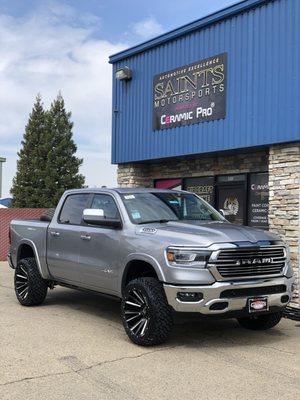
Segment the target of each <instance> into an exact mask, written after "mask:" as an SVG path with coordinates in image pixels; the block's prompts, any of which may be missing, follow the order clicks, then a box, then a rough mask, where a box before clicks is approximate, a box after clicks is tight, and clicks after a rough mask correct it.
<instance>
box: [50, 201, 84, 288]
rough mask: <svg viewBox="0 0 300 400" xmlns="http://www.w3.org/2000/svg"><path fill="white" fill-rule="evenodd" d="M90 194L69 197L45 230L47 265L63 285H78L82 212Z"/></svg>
mask: <svg viewBox="0 0 300 400" xmlns="http://www.w3.org/2000/svg"><path fill="white" fill-rule="evenodd" d="M90 200H91V194H90V193H76V194H70V195H68V196H67V197H66V199H65V201H64V203H63V205H62V208H61V211H60V214H59V215H58V217H57V219H56V220H52V222H51V224H50V226H49V228H48V241H47V244H48V248H47V262H48V268H49V270H50V273H51V275H52V276H53V277H54V278H56V279H57V280H61V281H63V282H66V283H69V282H70V283H76V284H77V283H79V282H80V281H81V278H80V268H79V257H80V251H81V249H80V246H81V244H82V240H81V231H82V228H83V222H82V213H83V210H84V209H85V208H87V206H88V205H89V201H90Z"/></svg>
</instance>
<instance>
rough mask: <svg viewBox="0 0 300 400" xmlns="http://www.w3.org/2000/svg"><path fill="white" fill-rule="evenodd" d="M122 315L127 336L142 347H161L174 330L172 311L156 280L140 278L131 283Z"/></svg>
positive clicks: (123, 302)
mask: <svg viewBox="0 0 300 400" xmlns="http://www.w3.org/2000/svg"><path fill="white" fill-rule="evenodd" d="M121 313H122V320H123V325H124V328H125V331H126V333H127V335H128V336H129V338H130V339H131V340H132V341H133V343H135V344H138V345H140V346H155V345H158V344H161V343H163V342H165V341H166V340H167V339H168V337H169V334H170V332H171V330H172V326H173V317H172V311H171V308H170V306H169V305H168V303H167V299H166V295H165V292H164V289H163V286H162V284H161V283H160V282H159V281H158V280H157V279H155V278H138V279H135V280H133V281H131V282H129V283H128V285H127V286H126V288H125V291H124V295H123V299H122V305H121Z"/></svg>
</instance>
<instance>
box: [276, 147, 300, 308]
mask: <svg viewBox="0 0 300 400" xmlns="http://www.w3.org/2000/svg"><path fill="white" fill-rule="evenodd" d="M269 186H270V198H269V224H270V230H271V231H273V232H276V233H278V234H279V235H280V236H281V237H282V238H283V239H285V240H286V241H287V242H288V244H289V246H290V251H291V261H292V265H293V268H294V272H295V276H296V283H297V287H296V291H295V296H294V299H293V302H292V304H293V305H296V306H298V307H300V301H299V300H300V299H299V251H300V248H299V235H300V226H299V217H300V214H299V209H300V143H296V144H292V143H290V144H285V145H277V146H272V147H270V153H269Z"/></svg>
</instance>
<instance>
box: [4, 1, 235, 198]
mask: <svg viewBox="0 0 300 400" xmlns="http://www.w3.org/2000/svg"><path fill="white" fill-rule="evenodd" d="M238 2H239V1H238V0H184V1H182V0H181V1H180V0H172V2H171V1H161V0H160V1H159V0H151V1H144V0H127V1H124V0H123V1H121V0H60V1H56V0H0V141H1V142H0V143H1V145H0V157H6V159H7V161H6V163H5V164H4V165H3V197H5V196H8V195H9V191H10V187H11V182H12V179H13V176H14V175H15V172H16V161H17V152H18V151H19V149H20V146H21V140H22V136H23V133H24V127H25V124H26V122H27V120H28V116H29V113H30V111H31V109H32V106H33V103H34V100H35V97H36V95H37V94H38V93H40V94H41V95H42V98H43V102H44V106H45V108H48V107H49V106H50V104H51V101H52V100H53V99H54V98H55V97H56V96H57V93H58V92H59V91H60V92H61V93H62V95H63V97H64V99H65V102H66V108H67V110H68V111H71V112H72V121H73V122H74V129H73V132H74V140H75V142H76V144H77V147H78V156H79V157H82V158H83V160H84V161H83V165H82V167H81V172H82V173H83V174H84V175H85V176H86V184H87V185H89V186H91V187H96V186H102V185H107V186H115V185H116V166H112V165H111V163H110V151H111V147H110V142H111V79H112V74H111V65H110V64H109V63H108V57H109V56H110V55H112V54H114V53H117V52H119V51H121V50H123V49H125V48H128V47H131V46H134V45H136V44H138V43H141V42H143V41H145V40H148V39H150V38H152V37H155V36H157V35H160V34H162V33H164V32H167V31H169V30H171V29H174V28H177V27H179V26H181V25H183V24H186V23H189V22H191V21H194V20H196V19H198V18H201V17H203V16H206V15H208V14H210V13H212V12H214V11H217V10H220V9H222V8H224V7H227V6H229V5H232V4H234V3H238Z"/></svg>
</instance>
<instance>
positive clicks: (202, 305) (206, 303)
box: [164, 276, 294, 315]
mask: <svg viewBox="0 0 300 400" xmlns="http://www.w3.org/2000/svg"><path fill="white" fill-rule="evenodd" d="M293 282H294V278H286V277H284V276H283V277H279V278H272V279H252V280H247V281H239V282H215V283H213V284H212V285H205V286H174V285H169V284H164V289H165V293H166V296H167V301H168V303H169V305H170V306H171V307H172V308H173V309H174V310H175V311H178V312H192V313H194V312H196V313H201V314H205V315H217V314H225V313H232V312H235V311H236V312H239V311H245V310H247V304H248V299H249V297H267V298H268V305H269V308H278V307H279V308H283V307H285V306H286V305H287V303H288V302H289V300H290V299H291V297H292V287H293ZM277 285H285V286H286V290H285V291H284V292H281V293H274V294H267V293H268V289H266V290H265V291H266V294H264V288H268V287H270V286H277ZM253 288H257V289H259V288H260V289H261V291H260V293H259V295H252V294H251V295H248V294H247V289H249V292H250V289H253ZM235 289H244V293H243V295H242V296H241V297H238V296H236V295H235V296H234V297H231V296H228V297H224V294H222V296H221V293H222V292H224V291H225V290H226V291H227V290H233V291H234V290H235ZM269 289H270V288H269ZM178 292H179V293H180V292H193V293H195V292H196V293H199V292H200V293H202V295H203V298H202V299H201V300H200V301H197V302H186V301H180V300H179V299H178V297H177V296H178ZM283 296H288V297H286V298H285V300H286V301H282V299H284V298H283ZM217 303H223V306H224V304H225V303H227V305H226V307H225V308H223V309H214V308H218V305H216V304H217ZM220 305H221V304H220Z"/></svg>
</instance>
